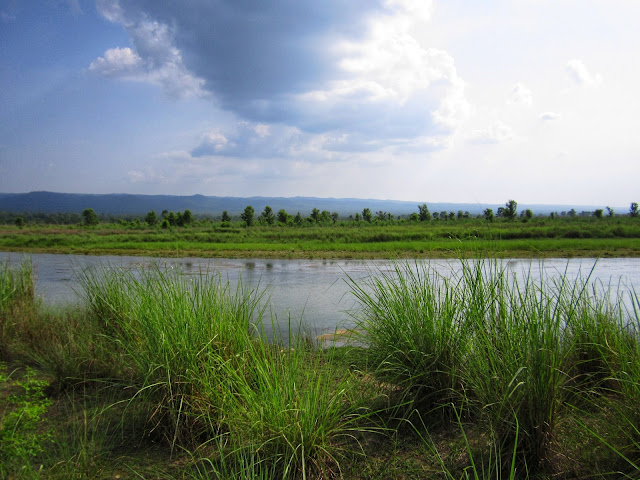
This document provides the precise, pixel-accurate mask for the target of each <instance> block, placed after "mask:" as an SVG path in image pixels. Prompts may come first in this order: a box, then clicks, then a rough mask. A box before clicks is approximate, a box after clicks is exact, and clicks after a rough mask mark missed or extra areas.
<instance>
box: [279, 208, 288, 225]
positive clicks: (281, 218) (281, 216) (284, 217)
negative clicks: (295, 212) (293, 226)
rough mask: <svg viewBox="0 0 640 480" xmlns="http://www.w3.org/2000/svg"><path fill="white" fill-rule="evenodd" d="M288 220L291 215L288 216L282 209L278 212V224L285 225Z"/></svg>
mask: <svg viewBox="0 0 640 480" xmlns="http://www.w3.org/2000/svg"><path fill="white" fill-rule="evenodd" d="M290 219H291V215H289V214H288V213H287V211H286V210H285V209H284V208H283V209H280V210H278V223H282V224H283V225H286V224H287V223H289V221H290Z"/></svg>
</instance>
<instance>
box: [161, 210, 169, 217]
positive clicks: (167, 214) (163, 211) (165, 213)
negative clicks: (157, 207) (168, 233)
mask: <svg viewBox="0 0 640 480" xmlns="http://www.w3.org/2000/svg"><path fill="white" fill-rule="evenodd" d="M168 216H169V210H162V218H163V219H164V218H167V217H168Z"/></svg>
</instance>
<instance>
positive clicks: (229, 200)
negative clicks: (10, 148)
mask: <svg viewBox="0 0 640 480" xmlns="http://www.w3.org/2000/svg"><path fill="white" fill-rule="evenodd" d="M516 200H517V199H516ZM505 201H506V199H505ZM423 203H426V204H427V205H428V207H429V210H430V211H431V212H442V211H447V212H458V210H462V211H468V212H470V213H471V214H472V215H475V214H478V213H482V211H483V210H484V209H485V208H492V209H493V210H494V212H496V211H497V209H498V207H501V206H503V204H480V203H436V202H428V201H424V200H420V201H415V202H406V201H397V200H375V199H359V198H316V197H290V198H285V197H248V198H247V197H208V196H204V195H192V196H176V195H132V194H79V193H54V192H30V193H0V212H10V213H25V212H32V213H33V212H42V213H81V212H82V211H83V210H84V209H85V208H93V209H94V210H95V211H96V212H97V213H98V214H103V215H144V214H146V213H147V212H149V211H150V210H155V211H156V213H158V214H159V213H160V212H162V210H169V211H174V212H177V211H184V210H187V209H188V210H191V212H192V213H194V214H205V215H212V216H219V215H221V214H222V211H223V210H226V211H227V212H229V214H230V215H232V216H234V215H239V214H240V213H241V212H242V211H243V210H244V208H245V207H246V206H247V205H251V206H252V207H253V208H254V209H255V211H256V213H259V212H261V211H262V210H264V207H265V206H267V205H269V206H270V207H271V208H272V209H273V210H274V211H275V212H277V211H278V210H280V209H284V210H286V211H287V212H288V213H291V214H295V213H297V212H300V213H301V214H302V215H304V216H308V215H309V214H310V213H311V211H312V210H313V209H314V208H317V209H319V210H321V211H322V210H328V211H330V212H337V213H338V214H340V215H341V216H348V215H354V214H356V213H358V212H362V210H363V209H365V208H369V209H370V210H371V211H372V212H373V213H374V214H375V213H376V212H377V211H379V210H382V211H384V212H388V213H391V214H393V215H396V216H397V215H408V214H410V213H412V212H417V211H418V204H423ZM527 208H530V209H531V210H532V211H533V212H534V214H549V213H550V212H554V211H557V212H561V211H568V210H570V209H572V208H574V209H575V210H576V211H577V212H578V213H579V212H581V211H593V210H595V209H596V208H604V207H603V206H593V205H525V204H519V205H518V210H519V211H522V210H524V209H527ZM616 211H617V212H618V213H622V212H623V211H624V209H619V208H616Z"/></svg>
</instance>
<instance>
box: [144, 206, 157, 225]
mask: <svg viewBox="0 0 640 480" xmlns="http://www.w3.org/2000/svg"><path fill="white" fill-rule="evenodd" d="M144 221H145V222H147V225H149V226H150V227H153V226H154V225H156V224H157V223H158V215H156V212H155V211H153V210H151V211H150V212H149V213H147V216H146V217H144Z"/></svg>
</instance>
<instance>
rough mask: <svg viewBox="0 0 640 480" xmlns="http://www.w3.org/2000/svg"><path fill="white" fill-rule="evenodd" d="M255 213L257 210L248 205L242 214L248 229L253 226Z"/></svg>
mask: <svg viewBox="0 0 640 480" xmlns="http://www.w3.org/2000/svg"><path fill="white" fill-rule="evenodd" d="M254 213H255V210H254V209H253V207H252V206H251V205H248V206H247V207H246V208H245V209H244V212H242V213H241V214H240V218H241V219H242V221H243V222H244V224H245V225H246V226H247V227H250V226H251V225H253V215H254Z"/></svg>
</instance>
